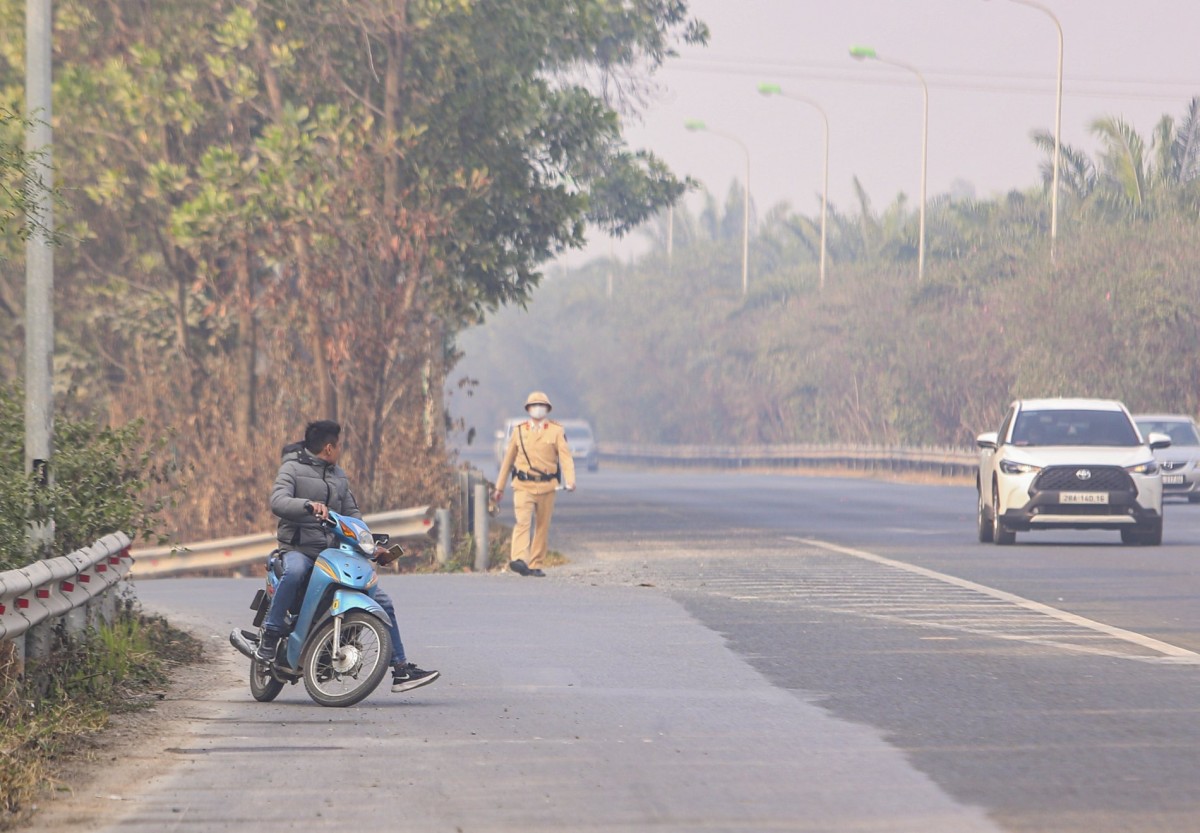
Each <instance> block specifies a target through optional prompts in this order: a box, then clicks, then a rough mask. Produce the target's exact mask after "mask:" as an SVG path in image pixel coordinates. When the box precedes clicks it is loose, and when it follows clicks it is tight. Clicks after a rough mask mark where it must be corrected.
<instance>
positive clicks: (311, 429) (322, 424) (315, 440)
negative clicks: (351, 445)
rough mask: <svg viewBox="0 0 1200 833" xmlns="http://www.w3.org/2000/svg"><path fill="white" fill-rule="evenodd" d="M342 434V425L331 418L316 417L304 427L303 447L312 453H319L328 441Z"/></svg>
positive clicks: (332, 440)
mask: <svg viewBox="0 0 1200 833" xmlns="http://www.w3.org/2000/svg"><path fill="white" fill-rule="evenodd" d="M341 436H342V426H340V425H338V424H337V423H336V422H334V421H333V420H332V419H318V420H317V421H316V422H310V423H309V424H308V425H307V426H305V428H304V447H305V448H307V449H308V450H309V452H310V453H312V454H319V453H320V452H321V449H323V448H325V446H327V445H329V444H330V443H336V442H337V441H338V438H340V437H341Z"/></svg>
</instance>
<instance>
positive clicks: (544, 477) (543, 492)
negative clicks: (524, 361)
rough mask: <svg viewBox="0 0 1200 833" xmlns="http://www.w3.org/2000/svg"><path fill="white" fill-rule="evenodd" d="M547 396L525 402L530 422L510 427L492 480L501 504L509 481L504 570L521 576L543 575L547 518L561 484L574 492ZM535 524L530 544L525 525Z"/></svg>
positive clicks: (558, 427) (569, 464)
mask: <svg viewBox="0 0 1200 833" xmlns="http://www.w3.org/2000/svg"><path fill="white" fill-rule="evenodd" d="M550 408H551V405H550V398H549V397H548V396H546V394H544V393H542V392H541V391H534V392H533V393H531V394H529V398H527V399H526V400H525V412H526V413H528V414H529V419H528V420H526V421H525V422H522V423H521V424H520V425H518V426H517V427H516V428H515V429H513V432H512V436H511V437H509V438H508V448H507V449H506V450H505V452H504V462H502V463H501V464H500V474H499V475H497V477H496V490H495V491H494V492H493V493H492V500H493V501H495V502H496V503H499V502H500V498H501V497H503V495H504V485H505V483H507V482H508V477H509V475H510V474H511V475H512V478H513V508H514V510H515V514H516V518H517V525H516V526H515V527H514V528H513V535H512V554H511V555H510V557H509V562H508V567H509V569H510V570H512V571H513V572H514V573H520V574H521V575H523V576H538V577H541V576H544V575H546V574H545V573H543V572H542V569H541V567H542V560H543V559H544V558H545V557H546V550H547V547H548V544H549V542H550V517H551V516H552V515H553V514H554V498H555V494H556V490H557V488H558V485H559V483H562V485H563V487H564V488H565V489H566V490H567V491H568V492H573V491H575V462H574V461H573V460H572V459H571V449H570V447H569V446H568V445H567V436H566V433H565V432H564V431H563V427H562V426H561V425H559V424H558V423H557V422H554V421H553V420H550V419H547V418H546V416H547V414H549V413H550ZM531 522H532V524H533V544H532V546H531V545H530V543H529V527H530V525H531Z"/></svg>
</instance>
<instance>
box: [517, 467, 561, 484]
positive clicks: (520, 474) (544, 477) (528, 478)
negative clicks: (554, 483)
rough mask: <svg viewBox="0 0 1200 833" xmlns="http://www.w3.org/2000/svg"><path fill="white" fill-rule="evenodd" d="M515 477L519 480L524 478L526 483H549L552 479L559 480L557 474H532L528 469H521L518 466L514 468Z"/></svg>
mask: <svg viewBox="0 0 1200 833" xmlns="http://www.w3.org/2000/svg"><path fill="white" fill-rule="evenodd" d="M512 474H513V477H515V478H516V479H517V480H522V481H524V482H526V483H549V482H550V481H551V480H557V479H558V475H557V474H531V473H530V472H527V471H521V470H520V469H518V468H514V469H513V470H512Z"/></svg>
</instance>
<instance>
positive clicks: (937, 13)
mask: <svg viewBox="0 0 1200 833" xmlns="http://www.w3.org/2000/svg"><path fill="white" fill-rule="evenodd" d="M1044 5H1046V6H1047V7H1049V8H1050V9H1052V10H1053V11H1054V13H1055V14H1056V15H1057V16H1058V18H1059V20H1060V21H1061V22H1062V27H1063V31H1064V36H1065V59H1064V67H1065V68H1064V78H1065V83H1064V94H1063V119H1062V124H1063V141H1064V142H1068V143H1071V144H1074V145H1077V146H1080V147H1083V148H1084V149H1086V150H1088V151H1089V152H1091V151H1094V150H1095V148H1096V146H1097V145H1096V142H1095V140H1094V139H1093V138H1092V136H1091V135H1090V133H1089V130H1088V125H1089V124H1090V122H1091V121H1092V120H1093V119H1094V118H1096V117H1097V116H1102V115H1120V116H1122V117H1124V118H1126V119H1127V120H1128V121H1129V122H1131V123H1132V124H1133V125H1134V126H1135V127H1136V129H1137V130H1138V131H1139V132H1140V133H1142V134H1143V136H1145V137H1147V139H1148V138H1149V134H1150V132H1151V130H1152V129H1153V127H1154V124H1155V123H1156V122H1157V120H1158V119H1159V117H1160V116H1161V115H1162V114H1163V113H1170V114H1172V115H1174V116H1177V117H1178V116H1180V115H1182V113H1183V112H1184V108H1185V105H1186V103H1187V101H1188V100H1189V99H1190V98H1191V97H1192V96H1195V95H1200V49H1198V48H1197V45H1196V44H1197V36H1198V35H1200V2H1196V0H1044ZM691 6H692V9H693V11H694V12H695V14H696V15H697V16H699V17H700V18H701V19H702V20H704V21H705V22H707V23H708V25H709V27H710V29H711V38H710V40H709V45H708V46H707V47H705V48H688V49H685V50H683V51H682V54H681V56H680V57H679V58H676V59H673V60H671V61H670V62H669V63H668V64H667V65H666V66H665V67H664V68H663V69H662V70H661V72H660V73H659V74H658V75H657V76H656V78H657V82H658V87H659V89H658V91H657V94H656V95H655V97H654V100H653V102H652V104H651V106H650V107H649V108H648V109H647V110H646V111H645V112H644V113H643V115H642V117H641V119H640V120H638V119H631V120H630V121H628V122H627V124H626V135H627V137H628V139H629V141H630V144H631V145H632V146H634V147H647V148H650V149H653V150H654V151H655V152H657V153H658V154H660V155H661V156H662V157H663V158H664V159H666V161H667V162H668V163H669V164H670V165H671V166H672V168H673V169H674V170H675V171H676V172H677V173H679V174H681V175H691V176H693V177H695V178H696V179H698V180H700V181H701V182H702V183H704V184H705V185H706V186H707V187H708V188H709V189H710V190H712V191H713V192H714V193H716V194H717V195H718V196H720V197H722V198H723V197H724V195H725V193H726V191H727V189H728V187H729V185H730V183H731V182H732V181H733V180H734V179H735V178H737V179H739V180H740V179H741V178H742V177H743V176H744V167H745V162H744V156H743V155H742V152H741V151H740V150H739V149H738V147H737V145H735V144H733V143H732V142H729V141H727V140H724V139H721V138H718V137H715V136H711V135H705V134H701V133H689V132H687V131H686V130H685V129H684V127H683V122H684V121H685V120H686V119H689V118H697V119H702V120H704V121H705V122H706V123H707V124H708V125H709V127H712V128H716V129H720V130H723V131H725V132H729V133H734V134H736V135H737V136H738V137H739V138H741V139H742V140H743V141H744V142H745V143H746V145H747V146H748V147H749V150H750V157H751V192H752V195H753V197H754V200H755V203H756V205H757V207H758V209H759V211H764V210H765V209H766V208H768V207H770V206H772V205H774V204H775V203H776V202H779V201H782V200H787V201H789V202H790V203H791V204H792V205H793V206H794V207H797V208H799V209H800V210H802V211H804V212H806V213H812V214H815V213H816V211H817V210H818V206H819V202H818V197H817V195H818V194H819V193H820V189H821V173H822V167H821V148H822V137H821V122H820V117H819V116H818V114H817V113H816V112H815V111H813V110H811V109H809V108H806V107H804V106H803V105H800V104H797V103H794V102H789V101H784V100H780V99H777V98H776V99H764V98H762V97H761V96H760V95H759V94H758V93H757V92H756V87H757V85H758V83H759V82H760V81H775V82H778V83H780V84H781V85H782V86H783V87H784V90H785V91H787V92H790V93H795V94H799V95H805V96H808V97H810V98H814V99H816V100H818V101H819V102H821V103H822V104H823V105H824V107H825V109H826V111H827V112H828V114H829V119H830V131H831V138H830V198H831V200H833V201H834V202H835V203H836V204H838V205H840V206H842V207H844V208H845V209H852V208H853V207H854V206H853V190H852V185H851V178H852V177H853V176H855V175H857V176H858V177H859V179H860V180H861V181H862V183H863V185H864V186H865V187H866V189H867V192H868V193H869V194H870V196H871V199H872V202H873V204H874V206H875V207H876V208H882V207H883V206H885V205H886V204H887V203H889V202H890V201H891V200H892V199H893V198H894V197H895V195H896V194H897V193H898V192H900V191H904V192H906V193H907V194H908V195H909V196H910V199H911V200H912V202H911V204H912V205H914V206H915V204H916V200H917V197H918V195H919V193H920V190H919V189H920V151H921V91H920V86H919V84H918V82H917V80H916V78H915V76H913V75H912V74H911V73H906V72H904V71H902V70H896V69H893V68H891V67H887V66H884V65H882V64H880V63H878V62H864V63H860V62H856V61H853V60H852V59H851V58H850V57H849V55H848V49H849V47H850V46H851V45H854V44H858V45H867V46H871V47H874V48H875V49H876V50H877V52H878V53H879V55H880V56H881V57H888V58H895V59H897V60H901V61H905V62H907V63H910V64H913V65H916V66H917V67H919V68H920V69H921V71H922V72H923V73H924V74H925V76H926V79H927V81H928V83H929V97H930V103H929V111H930V112H929V176H928V189H929V194H930V196H931V197H932V196H933V195H935V194H938V193H944V192H946V191H948V190H949V189H950V187H951V185H952V184H953V183H954V182H955V181H956V180H965V181H966V182H969V183H971V184H972V185H973V186H974V187H975V189H976V192H977V194H978V195H979V196H981V197H986V196H989V195H992V194H994V193H997V192H1003V191H1006V190H1008V189H1010V188H1014V187H1018V188H1024V187H1027V186H1029V185H1032V184H1034V183H1035V182H1036V181H1037V178H1038V176H1039V174H1038V167H1039V164H1040V161H1041V159H1042V157H1041V155H1040V153H1039V151H1037V150H1036V149H1035V148H1034V146H1033V144H1032V143H1031V142H1030V139H1029V134H1030V131H1031V130H1033V129H1035V128H1045V129H1046V130H1052V129H1053V126H1054V81H1055V72H1056V60H1057V39H1056V33H1055V28H1054V24H1053V22H1052V21H1051V19H1050V18H1049V17H1048V16H1047V15H1046V14H1045V13H1044V12H1041V11H1039V10H1037V9H1034V8H1030V7H1028V6H1024V5H1020V4H1018V3H1017V2H1014V0H692V2H691Z"/></svg>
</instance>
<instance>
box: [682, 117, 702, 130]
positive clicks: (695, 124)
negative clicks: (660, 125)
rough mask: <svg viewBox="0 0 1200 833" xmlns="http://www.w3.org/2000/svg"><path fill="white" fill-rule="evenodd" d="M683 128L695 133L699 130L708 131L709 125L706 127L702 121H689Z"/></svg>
mask: <svg viewBox="0 0 1200 833" xmlns="http://www.w3.org/2000/svg"><path fill="white" fill-rule="evenodd" d="M683 126H684V127H686V128H687V129H688V130H691V131H693V132H695V131H697V130H707V129H708V125H706V124H705V123H704V122H702V121H701V120H700V119H688V120H687V121H685V122H684V123H683Z"/></svg>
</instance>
